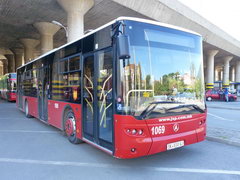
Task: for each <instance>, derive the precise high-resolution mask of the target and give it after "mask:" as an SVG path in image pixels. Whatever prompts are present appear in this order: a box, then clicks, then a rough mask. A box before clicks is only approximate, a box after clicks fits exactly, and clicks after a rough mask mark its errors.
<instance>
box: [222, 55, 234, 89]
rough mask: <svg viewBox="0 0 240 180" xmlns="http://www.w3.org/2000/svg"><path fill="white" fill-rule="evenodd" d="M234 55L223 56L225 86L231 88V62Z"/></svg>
mask: <svg viewBox="0 0 240 180" xmlns="http://www.w3.org/2000/svg"><path fill="white" fill-rule="evenodd" d="M232 58H233V56H226V57H224V58H223V61H224V70H223V88H229V62H230V61H231V60H232Z"/></svg>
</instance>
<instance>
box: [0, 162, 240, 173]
mask: <svg viewBox="0 0 240 180" xmlns="http://www.w3.org/2000/svg"><path fill="white" fill-rule="evenodd" d="M4 162H5V163H20V164H38V165H39V164H40V165H55V166H76V167H90V168H92V167H94V168H108V169H109V168H116V169H119V168H121V169H129V168H132V166H131V167H130V166H116V165H113V164H99V163H84V162H68V161H42V160H31V159H14V158H0V163H4ZM136 168H137V169H139V168H141V169H147V170H153V171H159V172H183V173H204V174H228V175H240V171H231V170H220V169H190V168H164V167H143V166H138V167H136Z"/></svg>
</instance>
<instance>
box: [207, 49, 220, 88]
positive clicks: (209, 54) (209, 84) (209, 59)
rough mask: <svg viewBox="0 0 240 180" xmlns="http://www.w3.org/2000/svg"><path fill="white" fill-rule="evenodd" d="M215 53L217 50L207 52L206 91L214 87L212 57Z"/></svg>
mask: <svg viewBox="0 0 240 180" xmlns="http://www.w3.org/2000/svg"><path fill="white" fill-rule="evenodd" d="M217 53H218V50H209V51H207V83H206V88H207V89H211V88H213V86H214V57H215V55H216V54H217Z"/></svg>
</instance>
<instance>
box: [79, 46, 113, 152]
mask: <svg viewBox="0 0 240 180" xmlns="http://www.w3.org/2000/svg"><path fill="white" fill-rule="evenodd" d="M112 57H113V56H112V50H111V49H108V50H105V51H99V52H96V53H94V54H91V55H88V56H84V60H83V91H82V92H83V95H82V97H83V99H82V101H83V102H82V108H83V111H82V112H83V117H82V119H83V137H84V138H85V139H87V140H90V141H92V142H93V143H95V144H98V145H100V146H102V147H104V148H107V149H109V150H112V148H113V104H112V102H113V98H112V94H113V93H112V92H113V91H112V87H113V83H112V80H113V78H112V70H113V58H112Z"/></svg>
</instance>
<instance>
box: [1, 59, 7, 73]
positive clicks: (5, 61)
mask: <svg viewBox="0 0 240 180" xmlns="http://www.w3.org/2000/svg"><path fill="white" fill-rule="evenodd" d="M2 64H3V75H4V74H7V73H8V62H7V59H2Z"/></svg>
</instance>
